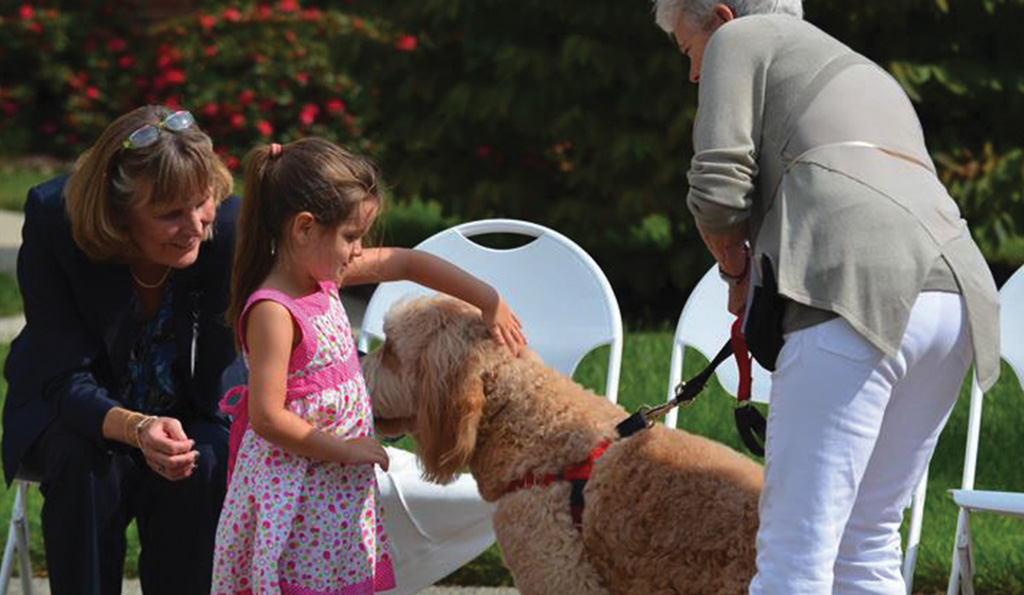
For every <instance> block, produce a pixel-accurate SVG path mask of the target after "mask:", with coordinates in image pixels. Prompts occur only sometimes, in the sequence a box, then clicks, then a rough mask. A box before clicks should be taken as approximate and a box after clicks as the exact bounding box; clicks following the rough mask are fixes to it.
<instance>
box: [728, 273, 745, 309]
mask: <svg viewBox="0 0 1024 595" xmlns="http://www.w3.org/2000/svg"><path fill="white" fill-rule="evenodd" d="M749 290H750V274H749V273H748V274H746V275H744V276H743V277H742V278H740V279H738V280H736V281H729V312H732V313H733V314H734V315H736V316H740V315H742V314H743V310H744V309H745V308H746V307H747V291H749Z"/></svg>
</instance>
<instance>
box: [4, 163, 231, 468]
mask: <svg viewBox="0 0 1024 595" xmlns="http://www.w3.org/2000/svg"><path fill="white" fill-rule="evenodd" d="M65 180H66V176H62V177H59V178H56V179H53V180H50V181H48V182H45V183H43V184H40V185H38V186H36V187H34V188H32V189H31V190H29V193H28V200H27V202H26V203H25V224H24V227H23V229H22V244H21V249H20V250H19V251H18V284H19V286H20V289H21V294H22V297H23V298H24V300H23V301H24V307H25V327H24V329H22V331H21V333H20V334H19V335H18V336H17V337H16V338H15V339H14V341H13V342H12V343H11V350H10V354H9V355H8V356H7V363H6V365H5V366H4V376H5V377H6V378H7V383H8V388H7V398H6V402H5V403H4V410H3V443H2V450H3V466H4V477H5V479H6V480H7V483H8V484H10V483H11V481H13V479H14V477H15V475H16V474H17V472H18V469H19V467H20V466H21V464H22V461H23V459H24V457H25V455H26V454H27V453H28V451H29V449H30V447H31V446H32V444H33V442H34V441H35V440H36V438H38V437H39V435H40V434H41V433H42V432H43V430H45V429H46V428H47V427H48V426H49V425H50V424H51V423H53V422H54V420H56V419H57V418H58V417H59V418H60V419H61V420H62V421H63V422H64V423H66V424H68V425H69V426H71V427H72V428H74V429H75V430H77V431H78V432H80V433H81V434H82V435H84V436H86V437H88V438H91V439H94V440H95V441H96V442H97V444H98V445H99V446H100V447H101V448H107V446H106V442H105V440H104V438H103V419H104V417H105V416H106V415H107V412H108V411H109V410H110V409H111V408H112V407H115V406H118V405H121V404H122V401H123V400H124V397H125V395H126V391H127V390H128V377H129V376H128V359H129V355H130V353H131V349H132V346H133V344H134V342H135V332H136V330H137V325H136V324H135V321H134V315H135V310H136V303H137V300H136V295H135V291H134V289H133V287H132V280H131V275H130V272H129V270H128V265H127V264H124V263H119V262H116V261H102V262H96V261H93V260H90V259H89V258H88V257H87V256H86V255H85V253H84V252H82V250H81V249H80V248H79V247H78V245H77V244H75V241H74V239H73V238H72V235H71V224H70V222H69V221H68V218H67V216H66V212H65V208H64V197H63V191H64V182H65ZM240 202H241V201H240V199H239V198H238V197H237V196H231V197H229V198H228V199H227V200H226V201H225V202H224V203H222V204H221V205H220V207H219V209H218V211H217V218H216V221H215V223H214V235H213V239H211V240H209V241H205V242H203V244H202V246H201V247H200V249H199V258H198V259H197V260H196V262H195V263H194V264H192V266H189V267H188V268H185V269H182V270H179V271H175V273H174V274H173V275H171V278H170V281H169V283H170V286H171V291H173V292H174V293H173V295H172V301H173V318H174V325H175V329H174V330H175V342H176V360H175V362H174V365H173V367H172V370H173V373H174V375H175V380H176V387H177V390H178V398H179V400H180V403H181V406H182V407H183V409H184V411H185V416H186V418H191V417H205V418H210V419H221V420H222V421H224V422H225V424H226V419H225V418H223V417H222V416H221V415H220V414H219V413H218V411H217V404H218V401H219V400H220V397H221V394H220V393H221V374H222V373H223V371H224V370H225V368H226V367H227V366H228V365H229V364H230V363H231V362H232V361H233V360H234V359H235V357H236V354H235V347H234V337H233V331H232V329H231V327H230V325H229V324H227V322H226V321H225V320H224V312H225V311H226V310H227V305H228V295H229V287H230V280H231V261H232V254H233V252H234V246H235V222H236V220H237V216H238V208H239V204H240Z"/></svg>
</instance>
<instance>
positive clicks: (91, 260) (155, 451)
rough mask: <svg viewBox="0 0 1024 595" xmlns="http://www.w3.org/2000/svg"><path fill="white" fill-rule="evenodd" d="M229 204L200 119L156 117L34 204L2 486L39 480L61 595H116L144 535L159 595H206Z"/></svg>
mask: <svg viewBox="0 0 1024 595" xmlns="http://www.w3.org/2000/svg"><path fill="white" fill-rule="evenodd" d="M231 186H232V180H231V176H230V174H229V173H228V171H227V170H226V168H225V167H224V165H223V164H222V163H221V161H220V159H219V158H218V157H217V155H216V154H215V153H214V152H213V148H212V144H211V142H210V139H209V137H208V136H207V135H206V134H204V133H203V132H202V131H201V130H200V129H199V127H198V126H197V125H196V123H195V121H194V120H193V118H192V115H191V114H190V113H189V112H187V111H172V110H169V109H166V108H163V107H155V106H148V107H143V108H139V109H136V110H134V111H132V112H130V113H128V114H126V115H124V116H121V117H120V118H118V119H117V120H115V121H114V122H113V123H112V124H110V125H109V126H108V127H107V128H106V130H104V131H103V133H102V134H101V136H100V138H99V139H98V140H97V141H96V144H95V145H94V146H93V147H92V148H91V149H90V150H89V151H87V152H86V153H85V154H83V155H82V157H81V158H80V159H79V160H78V163H77V164H76V166H75V169H74V171H73V173H71V175H70V177H67V178H64V177H62V178H58V179H55V180H51V181H49V182H46V183H44V184H41V185H39V186H36V187H35V188H33V189H32V190H30V191H29V195H28V200H27V202H26V204H25V225H24V229H23V231H22V235H23V243H22V247H21V250H20V252H19V253H18V282H19V285H20V288H21V292H22V295H23V297H24V303H25V319H26V326H25V328H24V330H23V331H22V332H21V334H20V335H19V336H18V337H17V338H16V339H15V340H14V342H13V343H12V345H11V350H10V355H9V356H8V359H7V363H6V367H5V370H4V371H5V375H6V377H7V381H8V383H9V390H8V393H7V397H6V403H5V405H4V411H3V430H4V431H3V463H4V472H5V478H6V480H7V482H8V483H10V482H11V481H12V480H13V478H14V477H15V475H16V474H18V473H20V472H23V473H29V474H33V475H36V476H39V477H41V490H42V493H43V495H44V499H45V500H44V504H43V512H42V522H43V536H44V541H45V545H46V559H47V567H48V571H49V576H50V588H51V591H52V592H53V593H54V594H57V595H59V594H77V595H82V594H96V595H99V594H110V593H120V590H121V580H122V579H121V577H122V574H123V568H124V557H125V550H126V540H125V530H126V528H127V526H128V524H129V522H130V521H131V520H132V519H135V520H136V521H137V525H138V530H139V536H140V541H141V544H142V553H141V556H140V560H139V566H140V568H139V570H140V575H141V580H142V587H143V590H144V591H145V592H146V593H147V594H152V593H167V594H171V593H174V594H181V593H208V592H209V590H210V573H211V564H212V559H213V542H214V532H215V530H216V526H217V518H218V514H219V512H220V508H221V503H222V500H223V498H224V490H225V471H226V466H225V460H226V454H227V427H226V424H225V421H224V420H223V419H221V418H220V417H219V416H218V414H217V402H218V400H219V398H220V396H221V394H222V391H221V382H220V379H221V374H222V372H223V371H224V370H225V368H226V367H227V366H228V365H229V363H230V362H231V361H232V360H233V359H234V357H235V353H234V346H233V337H232V334H231V330H230V327H229V326H228V325H227V324H226V323H225V321H224V319H223V312H224V310H225V309H226V307H227V298H228V282H229V279H230V277H231V275H230V263H231V256H232V251H233V247H234V236H235V233H234V223H235V215H236V212H237V209H238V204H237V203H238V199H237V197H233V198H231V199H229V198H228V197H229V194H230V192H231ZM218 208H219V209H218ZM218 210H219V214H218ZM215 216H216V217H215Z"/></svg>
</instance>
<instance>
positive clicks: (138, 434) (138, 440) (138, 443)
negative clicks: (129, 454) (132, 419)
mask: <svg viewBox="0 0 1024 595" xmlns="http://www.w3.org/2000/svg"><path fill="white" fill-rule="evenodd" d="M139 415H141V414H139ZM156 420H157V417H156V416H155V415H144V416H142V421H140V422H139V423H138V425H136V426H135V447H136V448H138V449H139V450H142V451H145V449H144V448H142V430H144V429H145V428H146V426H148V425H149V424H151V423H153V422H155V421H156Z"/></svg>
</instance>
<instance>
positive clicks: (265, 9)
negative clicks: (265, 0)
mask: <svg viewBox="0 0 1024 595" xmlns="http://www.w3.org/2000/svg"><path fill="white" fill-rule="evenodd" d="M272 14H274V11H272V10H270V7H269V6H267V5H266V4H261V5H260V7H259V8H257V9H256V15H257V16H258V17H259V18H261V19H264V20H265V19H269V18H270V16H271V15H272Z"/></svg>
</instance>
